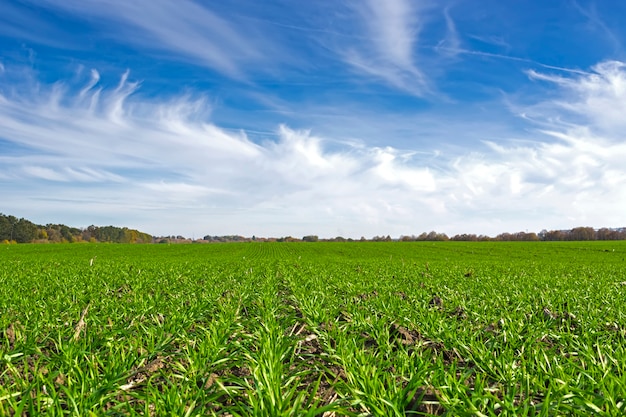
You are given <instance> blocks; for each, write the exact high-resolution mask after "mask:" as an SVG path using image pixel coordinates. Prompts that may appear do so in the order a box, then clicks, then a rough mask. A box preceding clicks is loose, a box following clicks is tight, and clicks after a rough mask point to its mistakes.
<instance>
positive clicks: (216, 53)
mask: <svg viewBox="0 0 626 417" xmlns="http://www.w3.org/2000/svg"><path fill="white" fill-rule="evenodd" d="M36 3H37V5H38V6H41V5H42V4H45V5H46V6H47V7H50V8H54V9H58V10H62V11H64V12H67V13H71V14H74V15H76V16H78V17H81V18H85V19H89V21H90V23H93V24H94V26H95V27H100V28H102V29H104V30H106V33H107V36H110V37H114V38H116V39H117V40H119V41H120V42H123V43H124V44H128V45H132V46H135V47H139V48H146V49H148V50H151V51H166V52H167V53H168V54H171V55H173V56H175V57H186V58H187V60H189V61H191V62H193V63H194V64H200V65H203V66H207V67H210V68H214V69H216V70H218V71H220V72H221V73H223V74H226V75H228V76H231V77H234V78H240V79H243V78H245V68H244V66H245V65H246V64H250V63H255V62H256V63H258V62H265V63H266V65H269V62H268V60H267V51H271V50H274V51H276V50H279V49H280V48H279V47H278V46H277V45H271V44H270V43H269V41H268V40H266V39H265V38H264V37H263V36H262V34H261V33H255V32H252V29H251V28H246V27H241V26H236V25H234V24H233V23H232V22H229V21H227V20H225V19H224V18H222V17H220V16H219V15H218V14H216V13H214V12H213V11H212V10H211V8H210V7H208V6H207V5H204V4H200V3H199V2H194V1H191V0H177V1H175V2H174V1H169V0H136V1H131V2H128V1H119V0H96V1H89V2H85V1H81V0H44V1H42V2H36ZM109 23H113V29H111V27H110V25H108V24H109ZM270 46H271V47H270ZM262 51H266V52H265V53H264V52H262Z"/></svg>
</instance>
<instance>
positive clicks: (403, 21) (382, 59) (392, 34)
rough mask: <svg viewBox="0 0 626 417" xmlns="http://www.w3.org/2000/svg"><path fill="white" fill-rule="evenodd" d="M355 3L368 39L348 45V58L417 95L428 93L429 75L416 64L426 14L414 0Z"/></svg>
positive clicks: (366, 72)
mask: <svg viewBox="0 0 626 417" xmlns="http://www.w3.org/2000/svg"><path fill="white" fill-rule="evenodd" d="M353 7H354V9H353V13H354V14H355V15H356V16H358V18H359V21H360V26H361V27H362V28H363V29H364V33H365V36H364V39H365V40H366V41H365V42H362V43H360V44H353V45H351V46H350V47H348V48H346V49H345V51H344V52H343V58H344V59H345V61H346V62H347V63H348V64H349V65H351V66H352V67H354V68H355V69H356V70H358V71H360V72H362V73H365V74H368V75H370V76H374V77H377V78H380V79H382V80H383V81H385V82H387V83H389V84H390V85H392V86H393V87H396V88H399V89H402V90H406V91H409V92H411V93H413V94H415V95H418V96H422V95H424V94H426V93H427V92H428V91H429V87H430V86H429V82H428V78H427V76H426V74H424V72H423V71H422V70H421V68H420V66H419V65H418V64H417V62H416V59H417V57H416V54H415V50H416V48H415V46H416V43H417V42H418V41H419V34H420V31H421V26H422V24H423V16H422V15H421V14H420V10H419V9H418V8H417V7H416V5H415V2H411V1H408V0H390V1H385V2H380V1H375V0H369V1H367V2H364V3H356V4H354V5H353Z"/></svg>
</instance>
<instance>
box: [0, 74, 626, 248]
mask: <svg viewBox="0 0 626 417" xmlns="http://www.w3.org/2000/svg"><path fill="white" fill-rule="evenodd" d="M528 75H529V77H530V78H531V79H533V80H536V81H537V82H543V83H546V84H548V85H550V86H556V87H557V88H558V94H556V95H555V96H554V97H553V98H552V99H550V100H546V101H540V102H536V103H532V104H530V105H521V104H519V105H518V108H517V110H518V111H520V114H519V115H520V117H523V118H525V119H526V120H528V121H529V122H528V128H529V132H530V133H529V135H528V137H527V138H525V139H524V140H510V141H507V142H501V143H494V142H490V141H485V142H483V143H482V145H481V147H480V148H478V149H475V150H473V151H470V152H465V153H461V154H449V153H445V152H441V151H438V150H437V149H428V150H424V149H422V150H419V151H418V150H413V149H398V148H395V147H393V146H386V147H377V146H369V145H367V144H366V143H363V142H356V143H342V142H339V141H334V140H333V138H327V137H318V136H316V135H315V133H314V132H311V131H306V130H297V129H292V128H290V127H289V126H287V125H279V126H277V127H276V135H275V137H272V138H267V139H266V140H263V141H260V142H254V141H252V140H250V139H249V138H248V137H247V135H246V132H245V131H244V130H241V131H239V132H233V131H231V130H227V129H224V128H222V127H220V126H218V125H216V124H215V123H213V122H211V116H210V114H211V108H210V105H209V103H210V98H208V97H202V96H197V97H191V96H189V95H182V96H178V97H173V98H171V99H169V100H165V101H160V100H155V99H145V98H142V97H141V96H140V95H139V94H138V92H139V90H140V82H138V81H132V76H131V74H130V73H129V72H125V73H124V74H122V75H121V77H120V80H119V83H118V85H117V86H115V87H114V88H109V89H107V88H104V87H102V86H100V85H99V80H100V74H99V73H98V71H97V70H95V69H93V70H91V71H90V72H89V77H88V78H86V79H83V80H81V81H82V82H81V83H76V84H75V85H70V84H69V83H67V82H62V81H58V82H55V83H53V84H51V85H42V84H40V83H37V84H35V85H31V86H25V85H23V86H22V87H21V89H20V90H19V91H18V90H16V91H14V92H13V93H12V94H6V93H5V94H2V95H1V96H0V126H1V131H0V136H1V137H2V138H3V139H4V140H5V141H7V140H8V139H9V138H10V142H11V143H12V144H13V145H15V149H16V150H15V151H14V152H13V154H6V153H4V154H3V155H2V156H1V157H0V161H1V164H2V166H3V167H5V169H4V170H3V173H2V174H1V175H2V177H3V180H4V181H6V182H7V183H10V184H12V185H11V186H9V187H8V188H9V190H10V194H11V195H12V196H13V197H12V199H11V202H10V203H9V208H12V209H13V210H15V211H16V212H18V211H20V212H25V214H28V213H32V211H33V210H34V208H33V207H31V206H32V201H33V199H34V200H35V201H37V202H38V203H39V204H43V205H45V206H46V207H48V208H49V209H51V211H52V212H57V213H67V214H69V216H68V217H65V218H66V219H68V220H69V219H72V218H77V219H87V218H89V217H88V216H86V215H85V213H88V214H89V215H90V216H93V217H95V218H98V217H102V216H104V217H105V218H106V216H107V214H109V213H111V212H113V213H119V214H122V215H124V216H129V218H134V219H135V220H134V221H137V222H138V223H139V224H138V225H137V226H139V227H142V228H144V229H145V230H147V231H150V232H152V233H154V234H167V233H170V232H172V233H174V231H173V230H171V229H170V226H168V222H169V221H171V222H172V224H176V223H177V222H176V221H175V220H174V219H171V216H172V214H175V215H176V216H178V215H182V216H184V217H185V218H187V219H193V222H194V224H196V223H198V224H203V223H205V224H207V227H206V229H207V233H208V232H209V231H211V232H215V233H235V232H244V233H245V232H247V233H248V234H253V233H252V232H253V231H254V230H256V229H259V231H258V232H254V233H256V234H258V235H262V234H267V235H274V234H281V233H284V234H290V233H291V234H294V232H291V230H294V231H295V232H298V231H300V232H303V231H304V230H310V232H315V233H320V234H322V235H327V236H332V235H338V234H345V235H349V236H356V235H357V234H359V233H361V230H363V229H369V231H370V232H375V231H376V232H380V233H385V234H386V233H395V234H410V233H417V232H420V231H427V230H430V229H431V228H433V229H438V230H441V231H445V232H448V233H456V232H464V231H467V232H471V231H475V232H486V233H497V232H501V231H516V230H505V229H510V228H511V227H516V228H517V229H520V230H522V229H531V230H534V229H536V228H538V227H544V226H545V225H550V224H555V225H556V226H557V227H559V226H561V225H562V226H563V227H566V226H568V225H572V224H579V225H585V224H589V223H590V222H591V223H593V224H592V225H593V226H603V225H615V224H619V221H620V220H621V219H622V213H621V210H620V207H625V206H626V190H624V189H623V187H620V184H625V183H626V168H625V167H624V165H623V161H624V158H625V157H626V144H625V143H624V142H623V140H622V137H621V135H622V133H621V132H622V131H623V127H624V121H623V118H621V117H619V114H623V113H620V109H621V110H624V103H626V89H624V88H623V86H624V85H626V66H625V65H624V64H623V63H620V62H603V63H600V64H598V65H596V66H594V67H593V68H592V69H590V72H588V73H584V74H571V73H565V74H563V73H556V74H555V73H539V72H536V71H529V73H528ZM84 78H85V77H84ZM522 110H523V112H522ZM570 114H574V115H577V116H580V117H582V119H581V120H583V121H584V122H585V123H583V124H580V123H572V122H569V121H568V115H570ZM199 115H202V116H201V117H200V116H199ZM579 119H580V118H579ZM18 150H19V151H18ZM29 183H30V184H33V186H32V188H29V189H28V190H27V191H26V190H24V187H23V184H29ZM5 188H7V187H5ZM599 202H602V203H601V204H598V203H599ZM10 206H13V207H10ZM511 207H515V209H514V210H512V209H511ZM24 208H25V210H24ZM590 212H594V216H595V218H594V219H591V218H590V217H589V214H588V213H590ZM564 214H565V219H563V215H564ZM66 216H67V215H66ZM517 216H519V218H520V220H521V221H520V220H518V219H516V217H517ZM35 217H37V218H40V216H35ZM233 218H237V219H238V220H237V222H241V223H240V224H236V223H237V222H235V221H233V220H232V219H233ZM596 218H597V219H603V220H604V223H603V224H599V223H598V221H597V220H595V219H596ZM564 220H565V221H564ZM468 222H469V223H471V224H472V227H471V228H468V227H467V224H468ZM70 223H71V222H70ZM215 224H218V225H220V226H218V227H215V226H208V225H215ZM265 224H267V225H265ZM362 224H365V225H367V226H366V227H365V228H363V226H361V225H362ZM317 225H324V226H323V227H320V226H317ZM182 228H184V227H182ZM209 229H211V230H209ZM468 229H471V230H468ZM187 232H189V229H188V230H187ZM365 232H367V231H365Z"/></svg>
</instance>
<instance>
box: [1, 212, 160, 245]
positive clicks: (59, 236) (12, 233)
mask: <svg viewBox="0 0 626 417" xmlns="http://www.w3.org/2000/svg"><path fill="white" fill-rule="evenodd" d="M0 242H3V243H48V242H50V243H65V242H68V243H73V242H112V243H151V242H152V236H151V235H149V234H148V233H143V232H140V231H138V230H135V229H129V228H127V227H115V226H104V227H100V226H93V225H92V226H89V227H87V228H85V229H79V228H76V227H70V226H66V225H64V224H46V225H45V226H43V225H38V224H35V223H33V222H31V221H30V220H27V219H24V218H20V219H18V218H17V217H15V216H8V215H4V214H2V213H0Z"/></svg>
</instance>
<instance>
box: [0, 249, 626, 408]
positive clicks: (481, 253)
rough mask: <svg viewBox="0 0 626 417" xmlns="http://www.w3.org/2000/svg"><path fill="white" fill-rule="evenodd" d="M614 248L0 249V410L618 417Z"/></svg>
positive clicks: (620, 337) (623, 351) (618, 304)
mask: <svg viewBox="0 0 626 417" xmlns="http://www.w3.org/2000/svg"><path fill="white" fill-rule="evenodd" d="M625 258H626V242H584V243H583V242H559V243H556V242H534V243H523V242H510V243H505V242H475V243H460V242H437V243H432V242H411V243H409V242H406V243H404V242H380V243H378V242H364V243H361V242H359V243H356V242H354V243H243V244H216V245H114V244H108V245H107V244H65V245H10V246H5V247H0V415H9V416H10V415H31V416H32V415H81V416H88V415H110V416H126V415H146V416H147V415H151V416H166V415H172V416H196V415H225V416H248V415H251V416H287V415H289V416H306V415H308V416H344V415H348V416H357V415H361V416H406V415H448V416H561V415H564V416H578V415H579V416H588V415H592V414H594V415H603V416H622V415H625V414H626V403H625V401H626V372H625V370H626V261H625Z"/></svg>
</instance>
